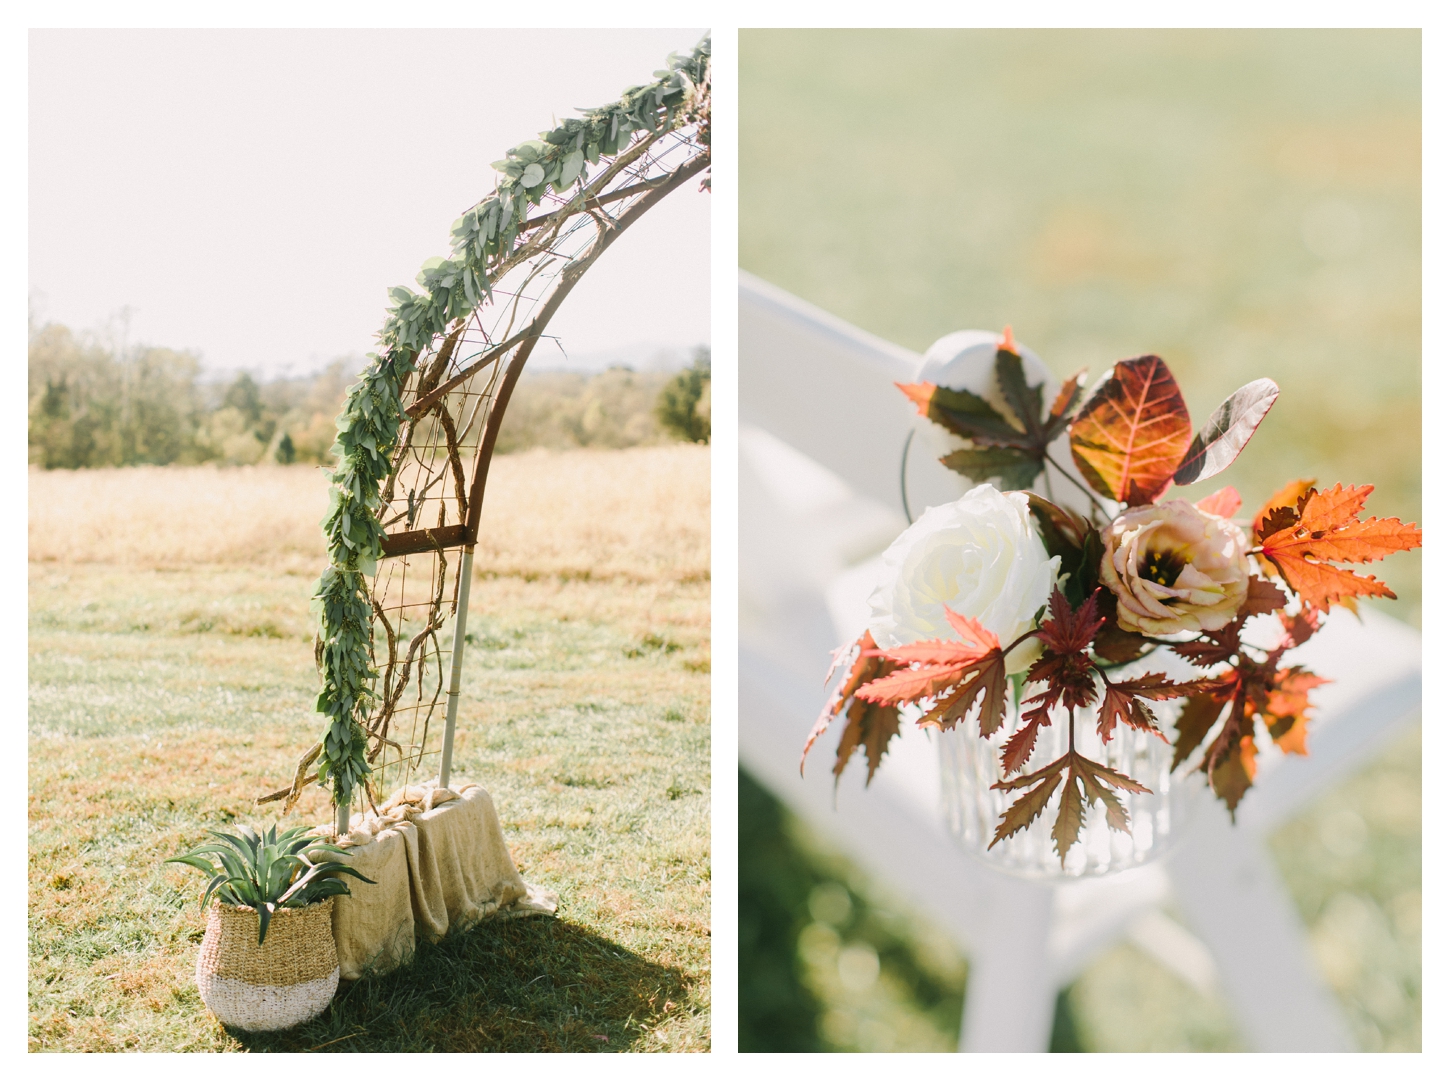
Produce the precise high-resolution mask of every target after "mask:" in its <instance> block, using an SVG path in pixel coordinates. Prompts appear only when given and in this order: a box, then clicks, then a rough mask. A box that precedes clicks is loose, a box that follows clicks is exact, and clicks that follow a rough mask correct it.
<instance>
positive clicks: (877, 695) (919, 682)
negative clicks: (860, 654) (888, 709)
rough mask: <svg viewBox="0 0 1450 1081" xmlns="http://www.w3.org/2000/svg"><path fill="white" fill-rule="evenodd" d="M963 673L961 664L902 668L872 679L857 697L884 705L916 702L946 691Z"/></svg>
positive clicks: (858, 692) (857, 693)
mask: <svg viewBox="0 0 1450 1081" xmlns="http://www.w3.org/2000/svg"><path fill="white" fill-rule="evenodd" d="M961 674H962V670H961V667H960V666H958V665H949V666H948V665H926V666H924V667H922V668H902V669H900V670H899V671H896V672H893V673H891V675H889V676H887V677H886V678H884V679H877V680H872V681H871V682H870V683H868V684H866V686H864V687H862V688H861V689H860V690H859V691H857V692H856V697H857V698H864V699H866V700H867V701H870V702H880V703H882V704H883V705H888V704H890V705H895V704H897V703H901V702H914V701H916V699H918V698H926V697H928V696H930V695H933V694H936V693H938V692H939V691H944V690H946V689H947V688H948V687H950V686H951V685H952V684H953V683H955V682H957V680H958V679H960V678H961Z"/></svg>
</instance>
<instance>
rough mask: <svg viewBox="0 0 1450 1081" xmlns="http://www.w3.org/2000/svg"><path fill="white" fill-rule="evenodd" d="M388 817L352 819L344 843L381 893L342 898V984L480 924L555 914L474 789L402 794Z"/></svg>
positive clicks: (338, 922) (338, 916) (338, 936)
mask: <svg viewBox="0 0 1450 1081" xmlns="http://www.w3.org/2000/svg"><path fill="white" fill-rule="evenodd" d="M378 810H379V811H380V812H381V814H373V813H371V812H369V813H368V814H366V815H361V814H355V815H353V818H352V828H351V830H350V831H349V832H348V833H347V834H346V835H345V836H344V837H343V838H341V839H340V840H339V842H338V843H339V844H340V845H341V846H342V847H344V848H346V849H347V854H346V855H345V856H339V857H336V858H338V859H345V860H347V861H348V862H350V863H351V864H352V865H353V866H354V867H356V868H357V869H358V870H359V871H361V872H362V873H363V874H365V875H367V877H368V878H371V879H373V880H374V881H375V882H376V883H377V885H375V886H370V885H368V884H367V883H364V882H358V881H356V880H355V879H349V880H348V882H349V888H350V889H351V890H352V895H351V896H349V897H337V898H335V899H334V900H335V902H336V907H335V908H334V909H333V917H332V930H333V937H334V939H335V940H336V943H337V954H338V963H339V965H340V971H341V977H342V979H344V980H356V979H360V978H361V977H363V976H367V975H374V976H376V975H381V974H383V973H385V972H390V971H392V970H393V969H395V968H397V967H398V966H399V965H402V964H404V963H405V962H407V961H408V959H409V958H411V957H412V955H413V949H414V943H415V941H416V938H417V936H420V935H421V936H422V937H423V938H424V939H426V940H428V941H433V942H436V941H437V940H438V939H440V938H442V937H443V936H444V935H446V934H448V933H449V932H450V931H462V930H466V929H468V928H469V927H472V926H473V925H474V924H476V923H478V922H479V921H480V920H484V919H489V918H491V917H492V918H498V917H509V916H531V915H552V914H553V913H554V912H555V911H557V909H558V905H559V898H558V897H557V896H555V895H554V894H552V893H549V892H548V891H546V890H540V889H538V888H536V887H533V886H530V885H528V884H527V883H526V882H525V881H524V880H523V879H522V878H521V877H520V876H519V872H518V869H517V868H516V867H515V866H514V861H513V857H512V856H510V855H509V850H508V846H507V845H506V844H504V839H503V827H502V825H501V824H500V823H499V820H498V814H497V812H496V811H495V810H494V807H493V800H492V799H491V798H490V797H489V794H488V793H487V792H486V791H484V789H483V788H482V787H481V786H479V785H476V784H472V783H470V782H467V781H462V782H455V783H454V786H453V789H452V790H451V791H450V790H449V789H447V788H437V787H436V786H434V785H423V786H418V787H410V788H404V789H401V790H399V791H398V792H397V793H395V794H394V795H393V797H392V798H391V799H389V800H388V801H387V802H386V803H385V804H383V805H382V807H380V808H378Z"/></svg>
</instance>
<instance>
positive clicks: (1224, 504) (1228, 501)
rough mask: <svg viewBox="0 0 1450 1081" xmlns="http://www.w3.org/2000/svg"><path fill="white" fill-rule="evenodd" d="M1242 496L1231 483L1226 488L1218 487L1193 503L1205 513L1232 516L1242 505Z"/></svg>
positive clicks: (1225, 516) (1221, 516) (1223, 516)
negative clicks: (1210, 493) (1211, 493)
mask: <svg viewBox="0 0 1450 1081" xmlns="http://www.w3.org/2000/svg"><path fill="white" fill-rule="evenodd" d="M1243 503H1244V501H1243V498H1242V497H1241V496H1240V495H1239V492H1238V489H1237V488H1235V487H1234V486H1233V485H1229V486H1228V487H1227V488H1220V489H1219V490H1218V491H1216V492H1214V493H1213V495H1206V496H1204V497H1203V498H1202V499H1200V500H1199V501H1198V502H1197V503H1195V504H1193V505H1194V506H1195V507H1197V508H1198V509H1199V510H1201V511H1203V512H1204V513H1205V514H1217V515H1218V516H1219V517H1220V518H1232V517H1233V516H1234V513H1235V512H1236V511H1237V510H1238V509H1239V507H1241V506H1243Z"/></svg>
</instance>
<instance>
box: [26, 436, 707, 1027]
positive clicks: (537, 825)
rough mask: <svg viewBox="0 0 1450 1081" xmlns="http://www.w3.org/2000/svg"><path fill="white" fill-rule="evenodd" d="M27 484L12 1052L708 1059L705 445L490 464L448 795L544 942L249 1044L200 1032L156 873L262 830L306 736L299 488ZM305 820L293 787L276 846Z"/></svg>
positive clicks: (316, 491) (240, 471)
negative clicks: (260, 803)
mask: <svg viewBox="0 0 1450 1081" xmlns="http://www.w3.org/2000/svg"><path fill="white" fill-rule="evenodd" d="M29 481H30V491H29V502H30V521H29V540H30V640H29V641H30V645H29V663H30V666H29V673H30V709H29V728H30V733H29V755H30V759H29V761H30V768H29V773H30V783H29V801H30V823H29V826H30V841H29V863H30V871H29V891H30V896H29V900H30V1011H29V1012H30V1047H31V1049H32V1050H37V1051H38V1050H68V1051H83V1050H90V1051H99V1050H126V1049H130V1050H153V1051H164V1050H209V1051H218V1050H222V1051H225V1050H244V1049H246V1050H309V1049H312V1048H315V1047H322V1046H323V1045H326V1049H327V1050H339V1051H349V1050H351V1051H365V1050H374V1051H404V1050H406V1051H431V1050H436V1051H484V1050H518V1051H528V1050H626V1049H632V1050H678V1051H682V1050H703V1049H706V1048H707V1047H708V1039H709V1001H710V1000H709V948H710V935H709V910H710V909H709V898H710V891H709V877H710V875H709V858H710V848H709V806H710V796H709V667H710V642H709V605H710V584H709V450H708V448H706V447H696V446H670V447H650V448H635V449H628V450H616V451H591V450H578V451H560V452H551V451H531V452H527V453H523V454H519V455H510V456H503V457H499V458H496V459H495V460H494V463H493V466H492V470H491V476H490V486H489V490H488V495H487V501H486V503H485V513H484V528H483V534H484V536H483V537H482V538H481V540H480V543H479V546H478V549H477V553H476V562H475V567H476V571H477V577H476V580H475V582H474V585H473V600H472V604H471V615H470V620H469V630H470V641H471V643H472V644H471V645H470V647H469V649H468V651H467V652H466V653H465V678H464V696H463V699H462V703H461V706H460V711H459V736H458V743H457V747H456V752H455V754H456V757H455V762H456V767H455V769H456V772H457V773H458V774H459V775H460V776H463V777H467V778H470V779H474V780H478V781H480V782H482V783H483V784H485V786H486V787H488V788H489V790H490V792H491V793H492V794H493V796H494V799H495V802H496V804H497V805H498V808H499V812H500V817H501V818H502V820H503V824H504V829H505V832H506V836H507V838H508V842H509V845H510V848H511V850H512V852H513V854H514V857H515V860H516V862H517V863H518V864H519V865H520V868H521V870H522V871H523V874H524V876H525V877H526V878H528V879H529V880H531V881H535V882H538V883H540V884H542V885H544V886H545V887H547V888H550V889H553V890H555V891H557V892H558V893H559V894H560V896H561V898H562V905H561V911H560V917H559V919H557V920H535V921H515V922H512V923H506V924H491V925H484V926H483V927H481V928H479V929H477V930H475V931H474V932H471V933H470V934H467V935H463V936H459V937H458V938H457V939H453V940H448V941H445V942H444V943H442V944H440V945H438V946H436V947H431V948H425V949H422V950H420V953H419V957H418V959H417V960H416V961H415V962H414V963H413V964H412V965H411V966H409V967H408V968H407V969H405V970H402V971H400V972H398V973H394V974H392V975H391V976H388V977H385V978H383V979H381V980H376V981H364V982H363V983H361V984H358V985H355V986H354V987H353V988H352V989H350V990H348V991H346V992H344V993H342V994H340V995H339V997H338V998H337V999H336V1000H335V1001H334V1003H333V1006H332V1007H331V1009H330V1010H329V1011H328V1012H327V1013H326V1014H324V1015H323V1017H322V1018H320V1019H319V1020H318V1021H316V1022H313V1023H311V1024H309V1025H307V1026H303V1027H302V1028H300V1029H298V1030H294V1031H293V1032H291V1033H287V1034H282V1035H280V1036H270V1037H260V1036H245V1035H241V1034H234V1033H228V1032H227V1031H226V1030H224V1029H222V1028H221V1026H219V1025H218V1024H217V1023H216V1022H215V1020H214V1019H213V1018H212V1017H211V1016H210V1015H209V1014H207V1013H206V1011H205V1009H204V1008H203V1006H202V1004H201V1002H200V999H199V998H198V996H197V994H196V990H195V986H194V983H193V980H192V969H193V966H194V964H195V950H196V942H197V941H198V940H199V936H200V930H201V926H202V918H201V914H200V911H199V909H198V907H197V900H198V898H199V895H200V889H199V887H200V885H201V876H200V875H197V874H195V873H194V872H191V871H188V870H186V869H183V868H177V867H174V866H173V867H165V868H163V867H162V866H161V860H163V859H164V858H165V857H167V856H170V855H174V854H175V853H177V852H178V851H180V850H182V849H183V848H185V847H188V846H190V845H192V844H195V843H197V842H199V841H200V840H202V839H203V838H204V834H205V830H206V829H218V828H226V826H227V824H229V823H240V822H249V823H253V824H256V825H259V826H265V825H267V824H268V823H269V822H270V820H271V816H274V815H275V814H276V813H277V810H278V807H277V805H276V804H272V805H268V806H267V807H264V808H258V807H257V806H256V805H255V804H254V803H253V800H254V799H255V797H256V796H257V795H260V794H261V793H263V792H267V791H270V790H272V789H275V788H276V787H279V786H280V785H281V784H282V783H285V781H286V780H287V778H289V777H290V776H291V772H292V767H293V765H294V763H295V760H296V757H297V756H298V754H300V753H301V751H302V750H305V749H306V747H307V746H308V745H310V743H311V742H312V741H313V740H314V739H315V738H316V736H317V731H318V729H319V724H318V722H319V718H317V716H316V715H315V714H313V713H312V712H311V701H312V698H313V697H314V696H315V694H316V689H317V676H316V673H315V671H314V669H313V662H312V648H311V638H312V620H311V617H310V616H309V613H308V604H309V600H310V593H311V590H312V586H313V583H314V582H315V580H316V578H317V576H318V574H319V573H320V572H321V570H322V568H323V560H324V555H323V547H322V538H321V530H320V529H319V528H318V522H319V520H320V519H321V517H322V514H323V511H324V509H325V507H326V482H325V478H324V477H323V476H322V474H321V472H320V471H319V470H318V469H316V468H314V467H306V466H290V467H280V466H272V467H241V468H229V469H226V468H224V469H216V468H211V467H193V468H174V467H167V468H141V469H115V470H95V471H90V472H61V471H52V472H43V471H38V470H32V471H31V473H30V476H29ZM327 817H328V809H327V803H326V794H325V793H323V792H322V791H321V790H317V789H312V790H310V792H309V794H308V796H307V797H306V798H305V799H304V801H303V802H302V803H301V804H300V805H299V807H298V809H297V810H296V811H295V812H294V814H293V816H292V817H291V818H290V819H289V820H288V824H291V823H292V822H297V821H311V822H321V821H324V820H325V819H326V818H327ZM334 1041H335V1042H334Z"/></svg>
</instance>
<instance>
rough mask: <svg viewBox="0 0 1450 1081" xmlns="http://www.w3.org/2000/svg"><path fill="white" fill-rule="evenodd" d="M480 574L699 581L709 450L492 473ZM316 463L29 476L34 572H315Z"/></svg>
mask: <svg viewBox="0 0 1450 1081" xmlns="http://www.w3.org/2000/svg"><path fill="white" fill-rule="evenodd" d="M483 506H484V509H483V527H482V530H481V533H480V537H479V543H478V548H477V552H476V555H475V557H474V558H475V564H476V566H478V567H479V568H480V571H481V572H483V573H485V574H487V575H490V576H506V577H508V576H512V577H521V578H539V577H550V576H563V577H571V578H595V579H601V578H605V579H607V578H628V579H635V580H638V581H653V580H661V579H667V580H673V581H701V580H703V579H704V578H705V577H707V576H708V574H709V570H710V556H709V551H710V549H709V542H710V531H709V522H710V484H709V449H708V448H707V447H699V446H682V445H675V446H665V447H638V448H632V449H627V450H572V451H549V450H531V451H526V452H524V453H522V454H514V455H505V456H500V457H497V458H495V459H494V461H493V462H492V463H491V466H490V470H489V478H488V490H487V493H486V496H485V501H484V505H483ZM326 509H327V480H326V477H325V476H324V474H323V470H322V469H321V468H320V467H318V466H304V465H297V466H276V465H261V466H235V467H216V466H140V467H136V468H128V469H94V470H76V471H66V470H51V471H45V470H41V469H37V468H34V467H32V468H31V470H30V538H29V539H30V561H31V562H32V563H69V564H76V563H104V564H112V565H116V566H125V567H135V568H148V569H162V568H166V569H171V568H178V567H183V566H198V565H233V566H237V565H242V566H268V567H286V568H294V569H299V570H300V569H307V570H316V571H317V572H319V573H320V570H321V567H322V565H323V560H324V559H325V558H326V551H325V548H324V546H323V538H322V531H321V530H320V529H319V528H318V523H319V522H320V521H321V519H322V515H323V513H324V512H325V511H326Z"/></svg>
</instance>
